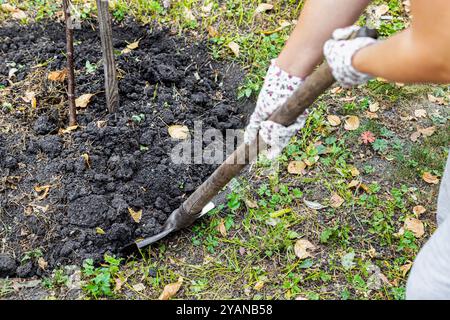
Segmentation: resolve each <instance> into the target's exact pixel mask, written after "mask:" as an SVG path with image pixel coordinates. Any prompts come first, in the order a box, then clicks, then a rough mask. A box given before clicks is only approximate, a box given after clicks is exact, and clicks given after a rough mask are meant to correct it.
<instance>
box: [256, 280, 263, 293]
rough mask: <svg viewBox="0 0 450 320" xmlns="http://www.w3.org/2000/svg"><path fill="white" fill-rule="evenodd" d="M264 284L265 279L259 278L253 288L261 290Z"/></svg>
mask: <svg viewBox="0 0 450 320" xmlns="http://www.w3.org/2000/svg"><path fill="white" fill-rule="evenodd" d="M264 284H265V282H264V281H262V280H259V281H258V282H256V284H255V286H254V287H253V289H255V290H256V291H260V290H261V289H262V288H263V287H264Z"/></svg>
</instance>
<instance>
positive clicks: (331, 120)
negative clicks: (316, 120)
mask: <svg viewBox="0 0 450 320" xmlns="http://www.w3.org/2000/svg"><path fill="white" fill-rule="evenodd" d="M327 120H328V123H329V124H330V125H332V126H333V127H337V126H338V125H340V124H341V119H340V118H339V117H338V116H335V115H332V114H330V115H329V116H328V117H327Z"/></svg>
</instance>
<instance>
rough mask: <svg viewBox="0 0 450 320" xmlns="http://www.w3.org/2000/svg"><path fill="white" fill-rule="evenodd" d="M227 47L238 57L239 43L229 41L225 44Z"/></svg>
mask: <svg viewBox="0 0 450 320" xmlns="http://www.w3.org/2000/svg"><path fill="white" fill-rule="evenodd" d="M227 47H228V48H230V50H231V51H232V52H233V53H234V55H235V56H236V57H239V45H238V44H237V43H236V42H234V41H231V42H230V43H229V44H228V45H227Z"/></svg>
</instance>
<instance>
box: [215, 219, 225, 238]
mask: <svg viewBox="0 0 450 320" xmlns="http://www.w3.org/2000/svg"><path fill="white" fill-rule="evenodd" d="M217 231H219V232H220V234H221V235H222V237H226V236H227V228H226V227H225V220H224V219H220V222H219V224H218V225H217Z"/></svg>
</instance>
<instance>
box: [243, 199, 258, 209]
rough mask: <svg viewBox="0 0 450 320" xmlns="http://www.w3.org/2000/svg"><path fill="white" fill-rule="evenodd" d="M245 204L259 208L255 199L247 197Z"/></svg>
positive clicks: (251, 207)
mask: <svg viewBox="0 0 450 320" xmlns="http://www.w3.org/2000/svg"><path fill="white" fill-rule="evenodd" d="M245 204H246V205H247V207H249V208H250V209H255V208H258V203H257V202H256V201H255V200H253V199H245Z"/></svg>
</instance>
